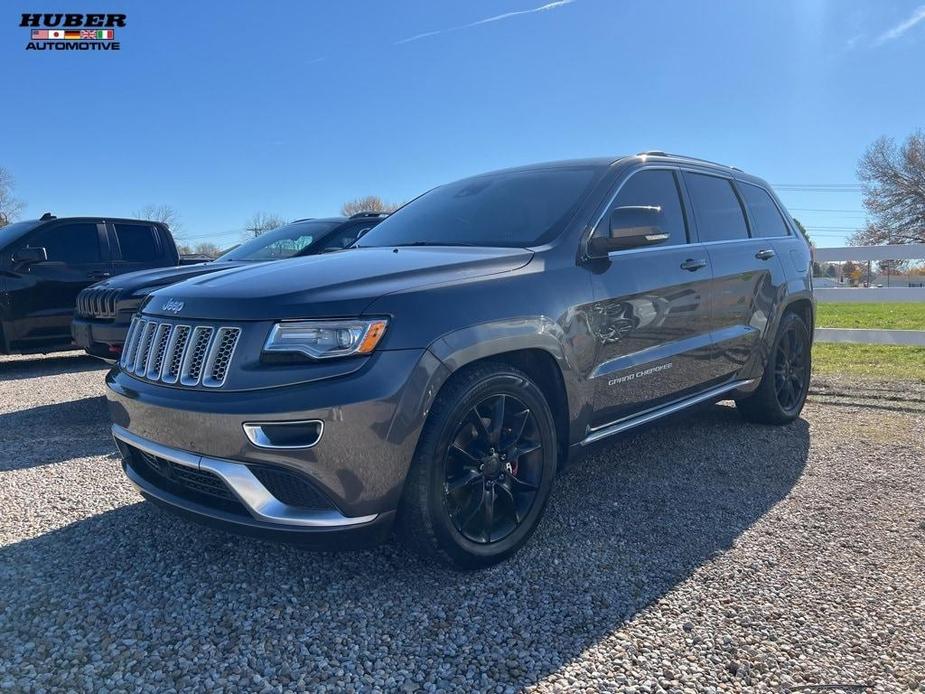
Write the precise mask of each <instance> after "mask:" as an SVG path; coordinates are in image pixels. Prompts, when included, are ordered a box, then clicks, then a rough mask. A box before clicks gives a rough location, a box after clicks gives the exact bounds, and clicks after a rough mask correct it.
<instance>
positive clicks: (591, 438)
mask: <svg viewBox="0 0 925 694" xmlns="http://www.w3.org/2000/svg"><path fill="white" fill-rule="evenodd" d="M756 380H757V379H748V380H744V381H732V382H730V383H724V384H723V385H721V386H716V387H715V388H711V389H710V390H705V391H704V392H702V393H698V394H697V395H692V396H690V397H688V398H684V399H683V400H676V401H675V402H672V403H669V404H667V405H662V406H661V407H656V408H653V409H651V410H644V411H642V412H639V413H638V414H634V415H630V416H629V417H624V418H623V419H618V420H617V421H615V422H611V423H610V424H603V425H601V426H599V427H597V428H595V429H593V430H592V431H590V432H589V433H588V435H587V436H585V437H584V438H583V439H582V440H581V441H580V442H579V444H578V445H579V446H587V445H588V444H592V443H594V442H595V441H600V440H601V439H604V438H607V437H608V436H613V435H614V434H619V433H620V432H622V431H627V430H628V429H633V428H634V427H638V426H642V425H643V424H648V423H649V422H654V421H655V420H656V419H661V418H662V417H667V416H668V415H670V414H674V413H675V412H679V411H680V410H683V409H685V408H687V407H691V406H693V405H697V404H699V403H702V402H706V401H707V400H715V399H717V398H718V397H719V396H721V395H723V394H724V393H728V392H730V391H733V390H736V389H738V388H744V387H746V386H749V385H751V384H753V383H754V382H755V381H756Z"/></svg>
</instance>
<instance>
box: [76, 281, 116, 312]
mask: <svg viewBox="0 0 925 694" xmlns="http://www.w3.org/2000/svg"><path fill="white" fill-rule="evenodd" d="M121 292H122V290H121V289H108V288H106V287H87V288H86V289H84V290H83V291H82V292H80V294H78V295H77V314H78V315H80V316H86V317H87V318H115V317H116V305H117V303H118V300H119V294H120V293H121Z"/></svg>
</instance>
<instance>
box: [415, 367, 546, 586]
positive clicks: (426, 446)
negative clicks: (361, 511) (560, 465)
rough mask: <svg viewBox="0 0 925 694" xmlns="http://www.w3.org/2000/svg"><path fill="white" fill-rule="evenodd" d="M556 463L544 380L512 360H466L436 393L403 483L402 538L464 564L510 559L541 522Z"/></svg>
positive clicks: (430, 553) (433, 554)
mask: <svg viewBox="0 0 925 694" xmlns="http://www.w3.org/2000/svg"><path fill="white" fill-rule="evenodd" d="M556 465H557V441H556V427H555V424H554V421H553V417H552V413H551V411H550V409H549V405H548V403H547V402H546V399H545V397H544V396H543V392H542V391H541V390H540V388H539V387H538V386H537V385H536V384H535V383H534V382H533V381H532V380H531V379H530V378H529V377H528V376H527V375H526V374H524V373H523V372H521V371H519V370H517V369H514V368H513V367H510V366H507V365H506V364H495V363H486V364H480V365H477V366H474V367H472V368H469V369H466V370H465V371H462V372H460V373H459V374H456V375H454V377H453V379H452V380H451V381H450V383H448V384H447V385H446V386H445V387H444V389H443V390H442V391H441V392H440V394H439V395H438V396H437V399H436V402H435V403H434V407H433V409H432V411H431V414H430V416H429V417H428V419H427V422H426V424H425V425H424V431H423V432H422V434H421V439H420V441H419V442H418V447H417V450H416V452H415V456H414V460H413V461H412V464H411V469H410V471H409V473H408V479H407V480H406V484H405V493H404V496H403V498H402V504H401V507H400V508H399V514H398V522H397V531H398V534H399V537H400V538H401V539H402V541H403V542H405V543H406V544H407V545H409V546H411V547H412V548H413V549H415V550H416V551H417V552H418V553H420V554H422V555H424V556H425V557H428V558H437V559H439V560H442V561H444V562H447V563H450V564H452V565H454V566H456V567H459V568H466V569H476V568H482V567H486V566H490V565H492V564H495V563H497V562H499V561H502V560H504V559H506V558H507V557H509V556H511V555H512V554H514V552H516V551H517V550H518V549H520V547H521V546H523V544H524V543H525V542H526V541H527V540H528V539H529V537H530V535H532V534H533V531H534V530H535V529H536V527H537V525H538V523H539V521H540V518H541V517H542V515H543V510H544V508H545V506H546V501H547V499H548V498H549V492H550V489H551V487H552V480H553V476H554V475H555V472H556Z"/></svg>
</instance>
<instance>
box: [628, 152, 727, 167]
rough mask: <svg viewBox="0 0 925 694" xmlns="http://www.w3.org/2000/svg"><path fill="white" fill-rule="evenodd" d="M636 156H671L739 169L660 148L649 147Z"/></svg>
mask: <svg viewBox="0 0 925 694" xmlns="http://www.w3.org/2000/svg"><path fill="white" fill-rule="evenodd" d="M636 156H637V157H671V158H672V159H685V160H687V161H696V162H701V163H703V164H710V165H712V166H722V167H723V168H724V169H732V170H733V171H741V170H742V169H740V168H739V167H737V166H731V165H729V164H720V163H719V162H718V161H710V160H709V159H701V158H700V157H689V156H687V155H686V154H670V153H668V152H665V151H663V150H660V149H651V150H648V151H646V152H640V153H639V154H637V155H636Z"/></svg>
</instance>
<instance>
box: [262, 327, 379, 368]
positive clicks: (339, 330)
mask: <svg viewBox="0 0 925 694" xmlns="http://www.w3.org/2000/svg"><path fill="white" fill-rule="evenodd" d="M387 325H388V321H386V320H382V319H381V318H377V319H375V320H343V321H339V320H338V321H315V320H307V321H293V322H291V323H290V322H286V323H277V324H276V325H274V326H273V329H272V330H271V331H270V336H269V337H268V338H267V342H266V344H265V345H264V346H263V351H264V352H289V353H298V354H305V355H307V356H309V357H311V358H312V359H329V358H331V357H346V356H349V355H351V354H369V353H370V352H372V351H373V350H374V349H375V348H376V345H377V344H379V340H381V339H382V336H383V335H384V334H385V328H386V326H387Z"/></svg>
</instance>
